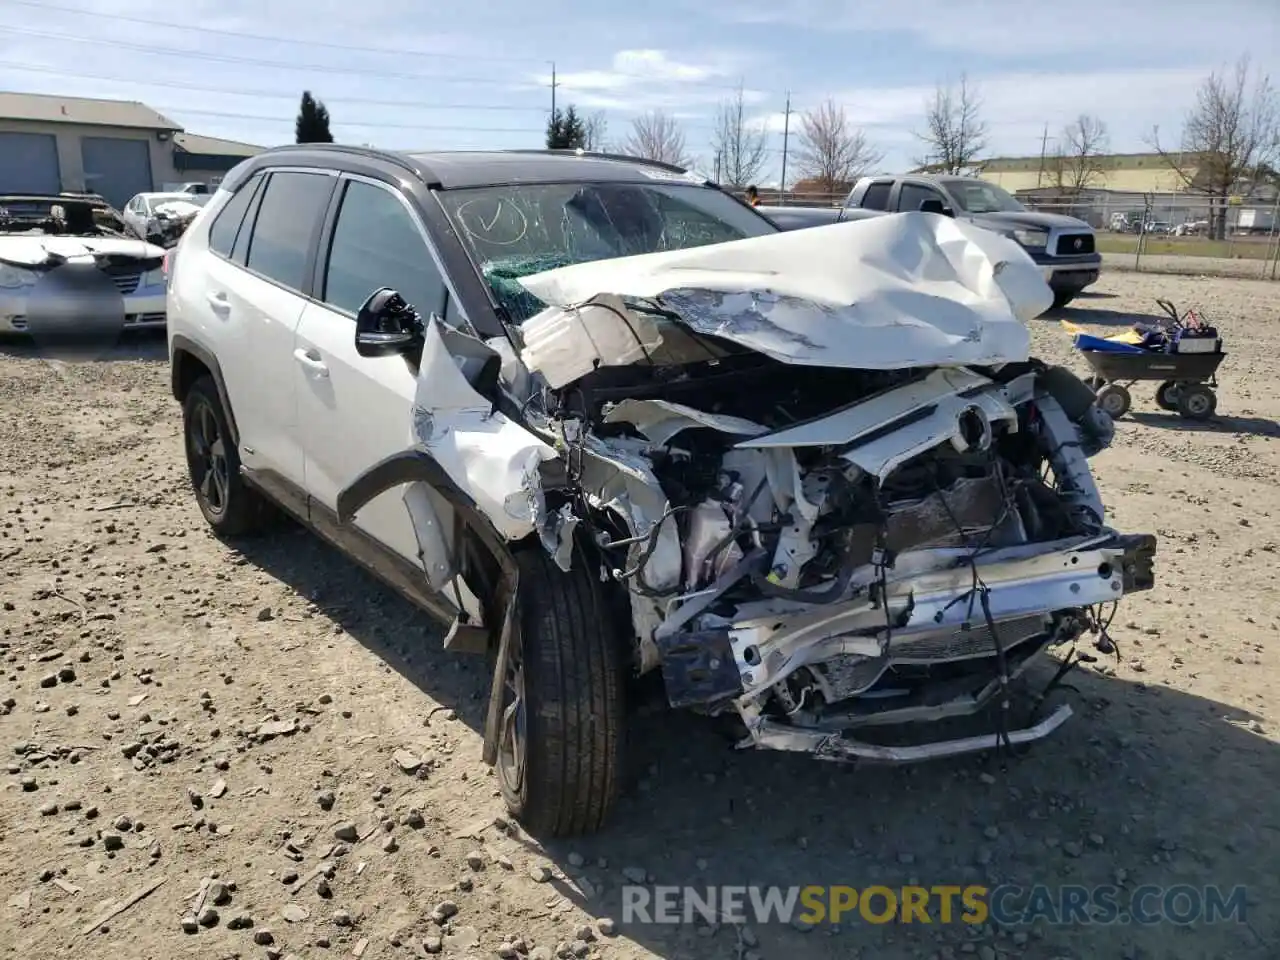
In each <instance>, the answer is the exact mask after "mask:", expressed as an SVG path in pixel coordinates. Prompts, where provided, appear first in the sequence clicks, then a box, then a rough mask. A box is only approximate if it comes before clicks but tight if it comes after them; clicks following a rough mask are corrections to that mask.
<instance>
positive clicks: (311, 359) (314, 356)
mask: <svg viewBox="0 0 1280 960" xmlns="http://www.w3.org/2000/svg"><path fill="white" fill-rule="evenodd" d="M293 359H295V360H297V361H298V362H299V363H300V364H302V365H303V366H304V367H306V368H307V369H308V370H310V371H311V372H312V373H314V374H315V375H316V376H317V377H327V376H329V368H328V366H326V365H325V362H324V361H323V360H321V359H320V354H319V353H317V352H316V351H315V349H314V348H313V349H311V350H304V349H303V348H302V347H299V348H298V349H297V350H295V351H293Z"/></svg>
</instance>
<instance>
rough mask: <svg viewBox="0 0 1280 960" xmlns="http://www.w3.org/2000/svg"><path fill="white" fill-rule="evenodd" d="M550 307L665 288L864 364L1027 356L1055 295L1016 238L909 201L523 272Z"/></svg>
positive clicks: (746, 340)
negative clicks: (898, 208) (728, 239)
mask: <svg viewBox="0 0 1280 960" xmlns="http://www.w3.org/2000/svg"><path fill="white" fill-rule="evenodd" d="M520 282H521V284H522V285H523V286H524V287H525V289H527V290H528V291H529V292H530V293H532V294H533V295H534V296H536V297H538V298H539V299H540V300H542V301H543V302H544V303H547V304H549V305H550V306H551V307H557V308H562V309H573V308H575V307H577V306H579V305H581V304H583V303H585V302H586V301H588V300H590V299H591V298H593V297H597V296H599V295H602V294H613V295H616V296H619V297H624V298H626V297H630V298H643V299H657V300H659V301H661V303H662V305H663V306H664V307H665V308H666V309H668V310H670V311H671V312H673V313H674V314H675V315H676V316H677V318H678V319H679V320H680V321H681V322H682V323H684V324H685V325H686V326H688V327H690V328H692V329H693V330H695V331H696V332H698V333H702V334H707V335H711V336H716V337H720V338H723V339H725V340H729V341H733V342H734V343H737V344H739V345H741V346H744V347H747V348H749V349H752V350H756V351H758V352H760V353H763V354H766V355H768V356H770V357H773V358H774V359H778V360H782V361H784V362H790V363H798V364H811V365H816V366H826V367H847V368H854V369H880V370H888V369H901V368H908V367H926V366H942V365H967V364H974V365H994V364H999V363H1011V362H1019V361H1025V360H1026V359H1027V358H1028V356H1029V351H1030V345H1031V344H1030V334H1029V332H1028V330H1027V328H1026V326H1025V325H1024V323H1025V321H1028V320H1031V319H1032V318H1034V317H1036V316H1039V315H1040V314H1041V313H1043V312H1044V311H1045V310H1047V309H1048V308H1049V306H1050V305H1051V303H1052V301H1053V294H1052V292H1051V291H1050V289H1049V287H1048V285H1047V284H1046V283H1045V281H1044V278H1043V276H1042V275H1041V273H1040V270H1039V268H1038V267H1036V265H1035V264H1034V263H1033V261H1032V260H1031V258H1030V257H1029V256H1027V254H1026V253H1025V252H1024V251H1023V250H1022V248H1021V247H1019V246H1018V245H1017V244H1016V243H1014V242H1013V241H1012V240H1010V239H1008V238H1007V237H1003V236H1000V235H998V234H995V233H992V232H991V231H989V230H984V229H982V228H981V227H977V226H974V225H972V224H967V223H963V222H959V221H956V220H953V219H950V218H948V217H939V216H936V215H932V214H925V213H902V214H893V215H890V216H884V217H875V218H873V219H869V220H863V221H858V222H852V223H838V224H833V225H831V226H821V227H814V228H812V229H808V230H796V231H787V232H779V233H777V234H771V235H769V236H765V237H756V238H753V239H749V240H739V241H735V242H732V243H723V244H714V245H709V246H703V247H696V248H692V249H687V250H677V251H670V252H664V253H655V254H645V255H642V256H636V257H622V258H617V259H612V260H600V261H596V262H592V263H583V264H575V265H573V266H569V267H561V268H559V269H556V270H548V271H545V272H543V273H539V274H535V275H533V276H530V277H526V278H524V279H522V280H521V281H520Z"/></svg>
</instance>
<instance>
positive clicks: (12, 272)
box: [0, 263, 39, 290]
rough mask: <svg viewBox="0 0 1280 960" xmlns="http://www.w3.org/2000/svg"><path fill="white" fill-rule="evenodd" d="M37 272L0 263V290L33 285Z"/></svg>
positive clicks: (37, 275) (37, 277) (18, 288)
mask: <svg viewBox="0 0 1280 960" xmlns="http://www.w3.org/2000/svg"><path fill="white" fill-rule="evenodd" d="M37 279H39V274H37V273H36V272H35V271H34V270H24V269H23V268H22V267H15V266H13V265H11V264H8V263H0V290H21V289H23V288H24V287H34V286H35V285H36V280H37Z"/></svg>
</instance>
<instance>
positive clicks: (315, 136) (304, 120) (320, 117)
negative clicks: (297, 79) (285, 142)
mask: <svg viewBox="0 0 1280 960" xmlns="http://www.w3.org/2000/svg"><path fill="white" fill-rule="evenodd" d="M294 132H295V133H296V135H297V136H296V142H297V143H333V134H332V133H330V132H329V110H328V108H327V107H326V106H325V105H324V103H323V102H322V101H320V100H317V99H316V98H315V97H313V96H311V91H310V90H304V91H303V92H302V104H301V105H300V106H299V108H298V120H297V122H296V123H295V124H294Z"/></svg>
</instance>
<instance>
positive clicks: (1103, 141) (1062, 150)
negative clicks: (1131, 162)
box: [1053, 113, 1110, 198]
mask: <svg viewBox="0 0 1280 960" xmlns="http://www.w3.org/2000/svg"><path fill="white" fill-rule="evenodd" d="M1109 141H1110V138H1109V136H1108V134H1107V125H1106V124H1105V123H1103V122H1102V121H1101V120H1099V119H1098V118H1097V117H1094V116H1090V115H1089V114H1087V113H1082V114H1080V116H1078V117H1076V118H1075V119H1074V120H1072V121H1071V122H1070V123H1069V124H1067V125H1066V126H1065V127H1063V128H1062V136H1061V138H1060V139H1059V141H1058V149H1057V155H1056V156H1055V157H1054V158H1053V163H1054V165H1053V173H1054V186H1056V187H1057V188H1058V189H1059V190H1061V191H1062V192H1063V193H1064V194H1068V195H1070V196H1071V197H1072V198H1075V197H1078V196H1079V195H1080V194H1081V193H1082V192H1083V191H1084V190H1085V189H1087V188H1088V187H1090V186H1093V185H1094V184H1095V183H1096V182H1097V181H1098V179H1099V178H1100V177H1101V176H1102V174H1103V171H1104V170H1105V165H1104V164H1103V157H1104V156H1105V155H1106V152H1107V145H1108V143H1109Z"/></svg>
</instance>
